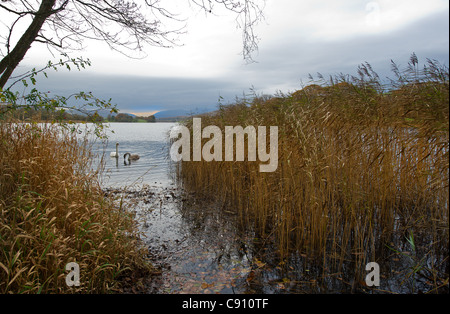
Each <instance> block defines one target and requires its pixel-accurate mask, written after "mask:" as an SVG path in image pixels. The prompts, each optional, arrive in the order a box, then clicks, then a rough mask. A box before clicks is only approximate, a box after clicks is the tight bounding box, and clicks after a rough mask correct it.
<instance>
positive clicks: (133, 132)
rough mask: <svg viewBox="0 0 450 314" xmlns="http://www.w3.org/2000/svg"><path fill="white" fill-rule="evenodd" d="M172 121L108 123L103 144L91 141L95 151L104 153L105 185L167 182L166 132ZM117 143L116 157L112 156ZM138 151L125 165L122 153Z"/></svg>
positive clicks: (163, 183)
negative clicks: (106, 135) (136, 156)
mask: <svg viewBox="0 0 450 314" xmlns="http://www.w3.org/2000/svg"><path fill="white" fill-rule="evenodd" d="M175 125H176V124H175V123H111V124H110V125H109V130H110V131H114V133H112V132H110V131H108V133H107V134H108V141H107V142H106V144H103V143H98V145H94V151H96V152H97V153H98V154H99V156H103V158H104V161H105V171H104V174H103V178H102V185H103V186H105V187H124V186H133V185H134V186H136V185H138V186H141V185H143V184H148V185H157V186H167V185H168V184H170V183H171V181H172V180H171V175H170V172H169V164H170V160H169V159H170V157H169V148H170V147H169V142H168V140H169V132H170V129H171V128H172V127H174V126H175ZM116 143H119V148H118V150H119V158H111V157H110V153H111V152H115V151H116ZM127 152H129V153H131V154H138V155H139V156H140V158H139V160H136V161H131V163H130V164H127V165H125V163H124V158H123V155H124V154H125V153H127Z"/></svg>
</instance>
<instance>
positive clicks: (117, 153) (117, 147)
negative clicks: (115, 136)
mask: <svg viewBox="0 0 450 314" xmlns="http://www.w3.org/2000/svg"><path fill="white" fill-rule="evenodd" d="M109 156H110V157H114V158H119V143H116V151H115V152H111V154H109Z"/></svg>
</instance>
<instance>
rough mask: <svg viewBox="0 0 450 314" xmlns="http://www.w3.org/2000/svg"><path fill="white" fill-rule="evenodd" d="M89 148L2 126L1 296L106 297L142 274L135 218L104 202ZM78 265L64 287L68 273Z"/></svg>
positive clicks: (38, 129) (57, 132)
mask: <svg viewBox="0 0 450 314" xmlns="http://www.w3.org/2000/svg"><path fill="white" fill-rule="evenodd" d="M91 161H92V156H91V152H90V150H89V146H88V144H87V142H86V141H83V140H80V139H77V137H76V136H75V133H71V132H68V131H61V129H60V128H59V127H57V126H54V125H42V124H23V123H7V122H2V123H0V292H1V293H100V292H101V293H104V292H107V291H111V289H114V288H115V287H116V283H117V282H116V280H117V279H118V278H119V277H120V275H122V274H124V273H125V272H127V271H130V270H132V269H134V268H135V267H145V266H144V264H145V262H144V260H143V258H142V256H143V255H142V253H143V252H142V251H141V247H140V245H139V243H138V240H137V237H136V234H137V233H136V226H135V222H134V220H133V218H132V217H131V216H130V214H129V213H127V212H126V211H125V210H122V209H120V208H117V206H114V205H113V202H112V200H110V199H108V198H106V197H104V195H103V193H102V191H101V189H100V188H99V185H98V182H97V174H96V172H95V171H91V169H92V165H91ZM69 262H77V263H78V264H79V266H80V282H81V285H80V286H79V287H68V286H67V285H66V282H65V277H66V275H67V274H68V271H66V270H65V266H66V264H67V263H69Z"/></svg>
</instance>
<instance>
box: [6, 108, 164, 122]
mask: <svg viewBox="0 0 450 314" xmlns="http://www.w3.org/2000/svg"><path fill="white" fill-rule="evenodd" d="M12 115H13V116H14V118H16V119H18V120H21V121H31V120H35V121H36V120H38V121H54V120H59V121H64V120H65V121H73V122H94V121H95V122H156V118H155V116H154V115H151V116H147V117H137V116H133V115H130V114H126V113H118V114H115V115H112V114H109V115H108V116H107V117H106V118H105V117H102V116H101V115H99V114H98V113H94V114H93V115H91V116H90V115H86V114H80V113H75V112H69V111H67V110H56V111H50V110H45V109H41V110H35V109H32V108H20V109H17V110H16V111H15V112H13V113H12Z"/></svg>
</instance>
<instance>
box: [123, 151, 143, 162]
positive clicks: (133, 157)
mask: <svg viewBox="0 0 450 314" xmlns="http://www.w3.org/2000/svg"><path fill="white" fill-rule="evenodd" d="M127 156H128V160H138V159H139V158H140V157H139V155H138V154H130V153H125V154H124V155H123V160H124V161H125V160H126V159H127Z"/></svg>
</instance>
